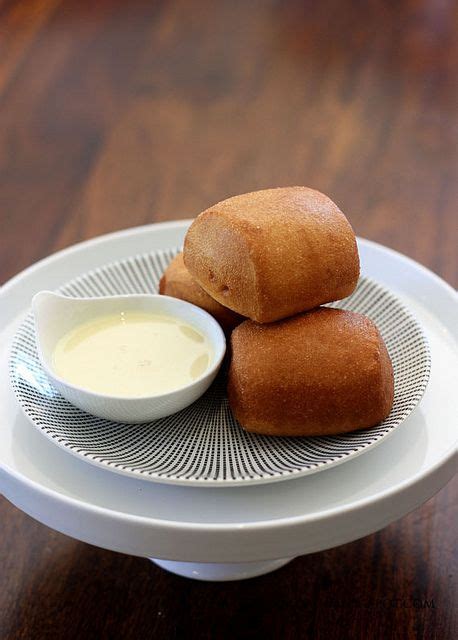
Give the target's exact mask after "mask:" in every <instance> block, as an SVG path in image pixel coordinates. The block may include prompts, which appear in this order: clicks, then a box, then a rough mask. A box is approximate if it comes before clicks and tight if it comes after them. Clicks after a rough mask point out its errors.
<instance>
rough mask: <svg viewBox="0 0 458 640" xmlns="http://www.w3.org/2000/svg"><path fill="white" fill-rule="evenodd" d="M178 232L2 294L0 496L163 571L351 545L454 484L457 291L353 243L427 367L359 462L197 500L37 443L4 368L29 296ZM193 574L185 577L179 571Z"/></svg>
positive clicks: (156, 234)
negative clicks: (165, 565) (403, 408)
mask: <svg viewBox="0 0 458 640" xmlns="http://www.w3.org/2000/svg"><path fill="white" fill-rule="evenodd" d="M186 225H187V223H184V222H183V223H164V224H159V225H152V226H148V227H143V228H138V229H132V230H129V231H126V232H121V233H116V234H112V235H109V236H105V237H102V238H97V239H96V240H92V241H89V242H86V243H83V244H81V245H77V246H75V247H72V248H71V249H68V250H66V251H63V252H60V253H58V254H56V255H54V256H51V257H50V258H48V259H46V260H44V261H42V262H40V263H37V264H36V265H34V266H33V267H31V268H30V269H28V270H26V271H25V272H23V273H22V274H19V276H17V277H16V278H14V279H13V280H11V281H10V282H9V283H7V284H6V285H5V286H4V287H3V288H2V290H1V292H0V312H1V318H0V489H1V491H2V492H3V493H4V495H5V496H6V497H7V498H8V499H9V500H11V502H13V503H14V504H16V505H17V506H18V507H19V508H21V509H23V510H24V511H25V512H26V513H29V514H30V515H31V516H33V517H35V518H36V519H38V520H40V521H41V522H44V523H45V524H47V525H48V526H50V527H53V528H55V529H57V530H58V531H61V532H63V533H66V534H68V535H71V536H73V537H75V538H78V539H80V540H84V541H86V542H90V543H92V544H96V545H99V546H102V547H105V548H108V549H114V550H118V551H122V552H125V553H131V554H135V555H139V556H145V557H151V556H153V557H156V558H165V559H168V560H175V561H190V562H210V563H216V562H233V563H236V562H240V563H246V562H250V561H253V562H254V561H261V560H267V559H275V558H285V557H291V556H295V555H299V554H304V553H311V552H315V551H319V550H321V549H326V548H329V547H332V546H335V545H338V544H343V543H345V542H348V541H350V540H354V539H356V538H359V537H361V536H363V535H366V534H368V533H371V532H373V531H375V530H377V529H380V528H381V527H383V526H385V525H387V524H388V523H389V522H391V521H393V520H395V519H396V518H399V517H401V516H402V515H404V514H405V513H407V512H408V511H410V510H412V509H414V508H415V507H417V506H418V505H420V504H421V503H422V502H424V501H425V500H427V499H428V498H429V497H431V496H432V495H433V494H434V493H435V492H436V491H438V490H439V489H440V488H441V487H442V486H443V485H444V484H445V483H446V482H447V481H448V480H449V479H450V478H451V477H452V475H453V473H454V472H455V470H456V461H457V458H456V439H457V434H456V429H457V420H456V416H457V412H458V399H457V395H458V394H457V393H456V389H457V388H458V376H457V369H458V355H457V331H458V309H457V300H456V293H455V292H454V290H453V289H452V288H451V287H449V286H448V285H447V284H446V283H445V282H443V281H442V280H440V279H439V278H438V277H437V276H435V275H434V274H433V273H431V272H430V271H428V270H427V269H425V268H424V267H421V266H420V265H418V264H417V263H415V262H413V261H411V260H409V259H408V258H406V257H404V256H402V255H400V254H398V253H395V252H393V251H391V250H389V249H386V248H384V247H381V246H379V245H376V244H374V243H371V242H367V241H364V240H362V241H360V245H359V246H360V254H361V259H362V272H363V273H364V274H366V275H368V276H370V277H373V278H374V279H376V280H378V281H380V282H382V283H383V284H384V285H385V286H387V287H388V288H390V289H392V290H395V291H396V292H397V295H398V296H399V297H400V298H401V299H402V300H403V301H404V302H405V303H406V305H407V306H408V308H409V309H411V310H412V311H413V313H414V315H415V316H416V317H417V319H418V320H419V322H420V323H421V325H422V327H423V328H424V330H425V333H426V336H427V338H428V341H429V344H430V348H431V357H432V369H431V378H430V382H429V384H428V388H427V390H426V393H425V395H424V398H423V400H422V403H421V405H420V407H418V408H417V410H416V411H415V412H414V413H412V414H411V416H409V418H408V419H407V420H406V421H405V422H404V423H403V425H402V428H400V429H397V430H396V432H395V433H394V434H393V435H392V436H391V437H390V438H389V439H387V440H385V441H384V442H382V444H380V446H378V447H376V448H375V449H373V450H372V451H369V452H368V453H367V454H365V455H364V456H359V457H357V458H356V459H354V460H351V461H349V462H348V463H346V464H343V465H340V466H337V467H335V468H334V469H330V470H329V471H327V472H326V473H318V474H314V475H311V476H306V477H304V478H298V479H294V480H291V481H286V482H280V483H276V484H272V485H259V486H253V487H245V488H243V489H239V488H236V487H234V488H229V489H217V490H216V489H201V488H192V487H179V486H168V485H164V484H157V483H146V482H143V481H142V480H136V479H134V478H125V477H122V476H120V475H117V474H108V473H106V472H105V471H104V470H101V469H98V468H96V467H94V466H91V465H87V464H85V463H84V462H82V461H80V460H78V459H77V458H76V457H73V456H68V455H67V454H66V453H65V452H63V451H61V450H60V449H59V448H58V447H55V446H54V445H52V444H51V443H50V442H49V441H48V440H47V439H46V438H44V437H43V436H42V435H41V434H40V433H38V432H37V430H36V429H35V428H34V427H33V426H32V425H31V424H30V423H29V422H28V420H27V419H26V418H25V416H24V415H23V414H22V412H21V410H20V409H19V407H18V404H17V402H16V399H15V398H14V395H13V393H12V391H11V390H10V385H9V381H8V367H7V352H8V347H9V344H10V341H11V338H12V336H13V335H14V333H15V331H16V330H17V327H18V326H19V324H20V323H21V321H22V320H23V319H24V316H25V314H26V311H27V309H28V307H29V304H30V299H31V297H32V295H33V294H34V293H36V292H37V291H38V290H40V289H45V288H47V289H54V288H57V287H59V286H60V285H62V284H63V283H65V282H66V281H68V280H70V279H71V278H74V277H75V276H77V275H78V274H79V273H80V272H81V270H82V265H84V267H83V268H84V269H87V270H88V269H93V268H97V267H98V266H100V265H102V264H105V263H107V262H110V261H113V260H118V259H120V258H122V257H124V256H126V255H132V254H135V253H143V252H147V251H150V250H153V249H160V248H161V247H163V246H175V245H179V244H181V242H182V239H183V235H184V233H185V230H186ZM278 564H279V563H276V566H278ZM272 566H273V565H272ZM199 570H200V569H199V568H195V567H194V568H192V570H191V568H190V569H189V572H190V573H192V571H197V573H198V572H199ZM262 570H263V569H262V568H261V571H262ZM256 571H258V572H259V567H254V566H253V569H252V571H251V573H252V574H253V573H254V572H256ZM241 572H242V569H240V573H241ZM236 573H237V571H236ZM240 573H239V574H238V575H240Z"/></svg>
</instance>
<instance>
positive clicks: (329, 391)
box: [228, 308, 394, 436]
mask: <svg viewBox="0 0 458 640" xmlns="http://www.w3.org/2000/svg"><path fill="white" fill-rule="evenodd" d="M231 345H232V360H231V364H230V369H229V382H228V393H229V403H230V406H231V409H232V411H233V413H234V415H235V417H236V418H237V420H238V421H239V422H240V424H241V425H242V426H243V427H244V428H245V429H246V430H247V431H252V432H255V433H260V434H266V435H275V436H312V435H331V434H338V433H345V432H348V431H354V430H357V429H363V428H365V427H371V426H373V425H375V424H377V423H379V422H380V421H381V420H383V419H384V418H386V417H387V416H388V414H389V413H390V411H391V407H392V404H393V396H394V382H393V369H392V365H391V361H390V358H389V355H388V352H387V350H386V347H385V344H384V342H383V340H382V338H381V336H380V334H379V332H378V330H377V327H376V326H375V325H374V323H373V322H372V321H371V320H370V319H369V318H366V317H365V316H362V315H360V314H357V313H353V312H351V311H342V310H338V309H330V308H321V309H318V310H316V311H311V312H309V313H303V314H300V315H298V316H295V317H293V318H289V319H287V320H283V321H281V322H276V323H273V324H264V325H261V324H257V323H255V322H252V321H250V320H247V321H245V322H243V323H242V324H241V325H239V326H238V327H237V328H236V329H235V330H234V331H233V333H232V336H231Z"/></svg>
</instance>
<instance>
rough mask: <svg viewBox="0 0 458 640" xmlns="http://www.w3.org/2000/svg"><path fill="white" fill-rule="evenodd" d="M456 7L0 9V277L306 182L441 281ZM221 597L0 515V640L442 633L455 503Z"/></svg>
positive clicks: (446, 252)
mask: <svg viewBox="0 0 458 640" xmlns="http://www.w3.org/2000/svg"><path fill="white" fill-rule="evenodd" d="M457 24H458V9H457V4H456V3H454V2H453V0H443V1H442V2H433V1H430V2H420V1H417V2H416V1H415V0H412V1H411V2H405V1H399V2H394V3H387V2H381V1H380V2H378V1H375V0H374V1H373V2H370V3H357V2H352V1H350V0H349V1H348V2H345V1H342V0H335V1H333V0H323V1H322V2H315V3H312V2H299V1H293V0H289V1H288V2H286V1H283V2H281V1H279V0H278V1H273V0H251V1H249V2H248V1H245V2H244V1H242V0H239V1H236V0H227V1H223V0H220V1H217V2H214V1H213V2H212V1H210V0H195V1H194V2H186V1H185V0H182V1H178V0H176V1H173V2H160V1H155V2H153V1H151V0H147V1H143V2H142V1H139V0H130V1H129V2H126V1H125V0H119V1H111V0H110V1H108V0H106V1H103V0H101V1H95V0H72V1H69V0H67V1H66V2H64V1H63V0H27V1H25V0H23V1H22V2H19V1H18V2H11V1H8V0H3V1H1V0H0V215H1V220H0V222H1V231H0V234H1V235H0V261H1V263H0V281H1V282H5V281H6V280H7V279H8V278H9V277H10V276H12V275H13V274H15V273H16V272H18V271H19V270H21V269H23V268H24V267H26V266H28V265H29V264H31V263H33V262H34V261H35V260H38V259H39V258H42V257H43V256H46V255H47V254H49V253H50V252H53V251H55V250H57V249H60V248H62V247H65V246H68V245H70V244H72V243H74V242H77V241H79V240H83V239H85V238H90V237H93V236H95V235H98V234H101V233H105V232H108V231H112V230H114V229H121V228H125V227H129V226H133V225H139V224H145V223H149V222H152V221H156V220H166V219H174V218H184V217H190V216H194V215H195V214H197V213H198V212H199V211H200V210H202V209H203V208H205V207H206V206H207V205H210V204H211V203H213V202H215V201H217V200H219V199H222V198H224V197H226V196H229V195H232V194H235V193H240V192H244V191H250V190H254V189H260V188H263V187H267V186H273V185H291V184H306V185H309V186H313V187H315V188H317V189H320V190H322V191H324V192H326V193H327V194H329V195H330V196H331V197H332V198H333V199H334V200H335V201H336V202H337V203H338V204H339V205H340V206H341V208H342V209H343V211H344V212H346V214H347V215H348V217H349V218H350V220H351V222H352V223H353V226H354V228H355V230H356V232H357V233H358V234H359V235H361V236H364V237H367V238H370V239H373V240H376V241H378V242H381V243H383V244H387V245H388V246H391V247H393V248H395V249H398V250H400V251H402V252H403V253H406V254H407V255H409V256H411V257H412V258H414V259H416V260H418V261H420V262H422V263H423V264H425V265H426V266H428V267H430V268H431V269H433V270H434V271H436V272H437V273H438V274H439V275H440V276H442V277H443V278H445V279H446V280H448V281H450V282H451V283H452V284H454V285H456V284H457V282H458V261H457V255H456V248H457V245H458V237H457V230H458V225H457V216H456V204H457V195H458V180H457V177H458V175H457V173H458V172H457V165H458V155H457V149H458V118H457V98H458V95H457V77H458V47H457V42H458V33H457V30H456V29H455V31H454V26H455V27H456V25H457ZM457 487H458V483H457V482H456V481H455V482H452V483H450V484H449V485H448V486H447V487H446V488H444V489H443V490H442V491H441V492H440V493H439V494H438V495H437V496H436V497H435V498H433V499H432V500H430V501H429V502H428V503H426V504H425V505H424V506H423V507H422V508H420V509H417V510H416V511H415V512H413V513H411V514H410V515H408V516H406V517H405V518H403V519H402V520H400V521H398V522H395V523H393V524H392V525H390V526H389V527H386V528H385V529H384V530H382V531H380V532H378V533H376V534H374V535H371V536H368V537H366V538H364V539H363V540H359V541H356V542H353V543H351V544H347V545H344V546H342V547H339V548H336V549H332V550H329V551H326V552H323V553H317V554H313V555H310V556H305V557H302V558H298V559H296V560H294V561H293V562H292V563H291V564H290V565H288V566H287V567H285V568H283V569H281V570H279V571H278V572H277V573H273V574H271V575H267V576H264V577H261V578H258V579H253V580H251V581H246V582H240V583H232V584H231V583H227V584H225V583H220V584H210V583H208V584H207V583H198V582H191V581H188V580H185V579H182V578H178V577H175V576H173V575H169V574H167V573H165V572H163V571H162V570H160V569H158V568H157V567H155V566H153V565H152V564H151V563H150V562H148V561H147V560H143V559H140V558H133V557H128V556H123V555H121V554H116V553H112V552H109V551H104V550H102V549H98V548H95V547H91V546H89V545H86V544H83V543H80V542H77V541H75V540H72V539H70V538H67V537H65V536H63V535H61V534H58V533H55V532H54V531H51V530H49V529H48V528H46V527H45V526H43V525H41V524H39V523H37V522H35V521H34V520H32V519H31V518H30V517H28V516H26V515H24V514H22V513H21V512H20V511H18V510H17V509H16V508H14V507H13V506H12V505H11V504H9V503H8V502H6V501H5V500H3V501H1V502H0V637H1V638H2V639H3V638H5V639H8V640H9V639H19V638H21V639H22V638H30V639H33V640H41V639H42V638H52V639H56V638H59V639H60V638H65V639H69V638H70V639H71V638H78V639H79V638H110V639H111V638H118V637H119V638H155V639H167V640H168V639H170V638H177V639H182V638H186V639H187V638H199V639H202V638H203V639H207V638H208V639H212V640H213V639H215V638H218V639H219V638H236V639H238V638H263V637H266V638H279V639H280V638H281V639H288V638H294V639H296V638H307V637H310V638H325V639H334V638H336V639H337V638H346V637H348V638H364V639H366V638H380V639H383V640H386V639H388V638H402V639H404V638H425V639H426V638H427V639H428V640H429V639H432V638H438V639H440V640H447V639H450V640H451V639H452V638H453V639H454V638H457V637H458V628H457V625H458V618H457V610H456V608H455V611H453V607H454V605H455V607H456V604H457V599H456V586H457V582H456V575H457V569H458V567H457V555H456V547H455V544H456V538H457V531H456V522H457V518H456V496H457Z"/></svg>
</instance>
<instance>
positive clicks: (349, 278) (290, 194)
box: [184, 187, 359, 322]
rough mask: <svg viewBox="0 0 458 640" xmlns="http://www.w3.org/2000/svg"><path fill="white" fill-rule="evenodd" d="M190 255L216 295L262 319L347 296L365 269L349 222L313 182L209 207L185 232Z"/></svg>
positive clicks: (192, 266) (197, 275) (190, 264)
mask: <svg viewBox="0 0 458 640" xmlns="http://www.w3.org/2000/svg"><path fill="white" fill-rule="evenodd" d="M184 262H185V264H186V267H187V268H188V269H189V271H190V273H191V275H192V276H193V277H194V279H195V280H196V281H197V282H198V283H199V284H200V285H201V286H202V287H203V289H205V291H207V293H209V294H210V295H211V296H212V298H215V300H218V302H220V303H221V304H223V305H224V306H226V307H229V308H230V309H233V310H234V311H236V312H237V313H239V314H241V315H243V316H246V317H248V318H251V319H252V320H256V321H257V322H273V321H275V320H279V319H281V318H286V317H288V316H291V315H294V314H296V313H299V312H301V311H305V310H307V309H313V308H314V307H317V306H319V305H320V304H324V303H325V302H331V301H334V300H340V299H341V298H345V297H346V296H348V295H350V293H352V291H353V290H354V288H355V287H356V283H357V281H358V276H359V258H358V250H357V247H356V240H355V235H354V233H353V229H352V228H351V226H350V223H349V222H348V220H347V219H346V217H345V216H344V214H343V213H342V212H341V211H340V210H339V209H338V207H337V206H336V205H335V204H334V203H333V202H332V200H330V199H329V198H328V197H327V196H325V195H323V194H322V193H320V192H319V191H314V190H313V189H308V188H306V187H287V188H283V189H266V190H264V191H255V192H253V193H245V194H243V195H240V196H235V197H234V198H229V199H228V200H223V201H222V202H219V203H218V204H215V205H214V206H213V207H210V208H209V209H207V210H206V211H204V212H203V213H201V214H200V215H199V216H198V217H197V218H196V219H195V220H194V222H193V223H192V225H191V226H190V228H189V230H188V233H187V234H186V238H185V245H184Z"/></svg>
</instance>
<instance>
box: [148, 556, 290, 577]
mask: <svg viewBox="0 0 458 640" xmlns="http://www.w3.org/2000/svg"><path fill="white" fill-rule="evenodd" d="M150 560H151V561H152V562H154V564H157V566H158V567H161V568H162V569H165V570H166V571H170V572H171V573H175V574H176V575H177V576H183V577H185V578H192V579H193V580H206V581H208V582H227V581H229V580H246V579H247V578H255V577H256V576H262V575H264V574H265V573H270V572H271V571H275V570H276V569H280V567H283V566H284V565H285V564H288V562H291V560H293V558H280V559H279V560H264V561H263V562H239V563H232V562H231V563H229V562H226V563H222V564H213V563H207V562H172V561H171V560H156V559H155V558H150Z"/></svg>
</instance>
